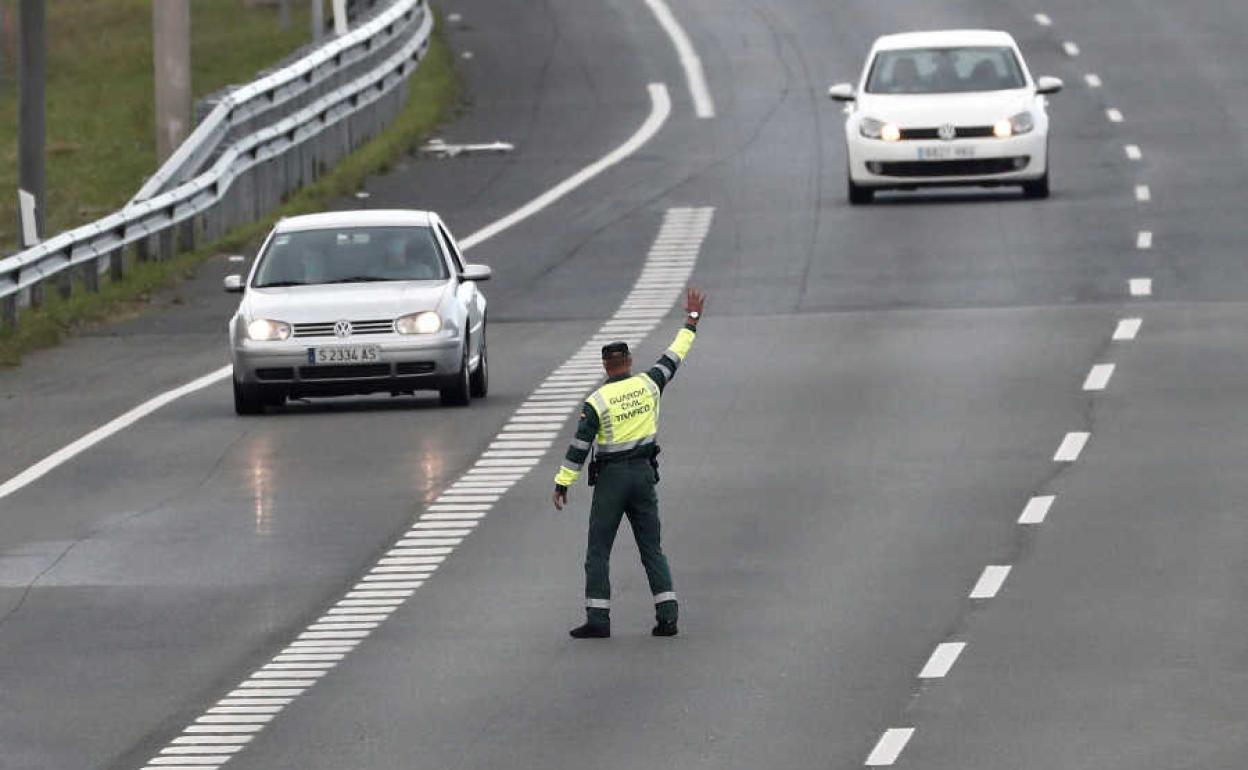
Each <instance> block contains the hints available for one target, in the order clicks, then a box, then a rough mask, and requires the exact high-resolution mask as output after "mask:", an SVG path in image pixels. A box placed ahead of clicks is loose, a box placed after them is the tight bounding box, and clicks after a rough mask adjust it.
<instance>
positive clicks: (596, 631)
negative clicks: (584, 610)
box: [568, 621, 611, 639]
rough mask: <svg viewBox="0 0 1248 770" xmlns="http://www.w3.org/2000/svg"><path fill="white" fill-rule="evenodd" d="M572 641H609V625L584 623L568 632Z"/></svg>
mask: <svg viewBox="0 0 1248 770" xmlns="http://www.w3.org/2000/svg"><path fill="white" fill-rule="evenodd" d="M568 634H569V635H570V636H571V637H572V638H573V639H610V638H611V624H610V623H609V622H608V623H594V622H592V621H589V622H586V623H585V624H584V625H581V626H577V627H576V628H574V629H572V630H571V631H569V632H568Z"/></svg>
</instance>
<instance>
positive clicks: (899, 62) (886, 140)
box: [828, 30, 1062, 204]
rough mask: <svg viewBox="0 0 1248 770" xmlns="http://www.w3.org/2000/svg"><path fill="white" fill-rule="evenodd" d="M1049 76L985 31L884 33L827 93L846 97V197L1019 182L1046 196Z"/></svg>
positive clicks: (864, 199) (1055, 83)
mask: <svg viewBox="0 0 1248 770" xmlns="http://www.w3.org/2000/svg"><path fill="white" fill-rule="evenodd" d="M1061 89H1062V81H1061V80H1059V79H1057V78H1051V77H1042V78H1039V79H1036V80H1033V79H1032V77H1031V73H1030V72H1029V71H1028V69H1027V64H1026V63H1025V62H1024V61H1023V55H1022V53H1021V52H1020V51H1019V49H1018V44H1017V43H1015V42H1014V38H1013V37H1011V36H1010V35H1009V34H1008V33H1006V32H998V31H993V30H942V31H932V32H910V33H906V34H900V35H885V36H884V37H881V38H879V39H878V40H876V41H875V44H874V45H872V46H871V52H870V54H868V56H867V63H866V66H865V67H864V68H863V72H862V77H861V79H860V80H859V82H858V87H857V88H855V87H854V86H853V84H851V83H839V84H837V85H834V86H832V87H831V88H829V89H828V95H829V96H830V97H831V98H832V99H834V100H836V101H839V102H845V103H847V105H849V106H848V107H847V112H848V113H849V115H848V117H847V118H846V120H845V144H846V151H847V155H848V158H849V174H848V186H849V202H850V203H852V204H863V203H870V202H871V200H872V199H873V198H874V196H875V192H876V191H877V190H890V189H891V190H913V189H916V188H918V187H924V186H928V187H930V186H947V185H980V186H988V187H996V186H1000V185H1021V186H1022V188H1023V193H1024V195H1026V196H1027V197H1029V198H1046V197H1048V195H1049V117H1048V114H1047V113H1046V112H1045V105H1046V99H1045V97H1046V95H1048V94H1054V93H1057V92H1058V91H1060V90H1061Z"/></svg>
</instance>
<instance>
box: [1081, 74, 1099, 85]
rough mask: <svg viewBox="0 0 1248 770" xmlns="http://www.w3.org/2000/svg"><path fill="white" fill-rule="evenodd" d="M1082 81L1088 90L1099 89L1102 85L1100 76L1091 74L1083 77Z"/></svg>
mask: <svg viewBox="0 0 1248 770" xmlns="http://www.w3.org/2000/svg"><path fill="white" fill-rule="evenodd" d="M1083 81H1084V82H1085V83H1087V84H1088V88H1100V87H1101V86H1102V85H1103V83H1102V82H1101V76H1100V75H1097V74H1096V73H1093V72H1089V73H1088V74H1086V75H1084V76H1083Z"/></svg>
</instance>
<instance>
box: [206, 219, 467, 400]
mask: <svg viewBox="0 0 1248 770" xmlns="http://www.w3.org/2000/svg"><path fill="white" fill-rule="evenodd" d="M490 275H491V272H490V268H488V267H486V266H484V265H467V264H464V262H463V259H462V258H461V256H460V253H459V247H458V246H457V245H456V243H455V239H454V237H452V236H451V232H450V230H448V229H447V228H446V225H445V224H443V223H442V220H441V219H440V218H439V217H438V215H437V214H434V213H432V212H428V211H344V212H337V213H328V214H313V215H310V216H301V217H292V218H290V219H283V220H282V221H280V222H278V223H277V226H276V227H274V228H273V232H272V233H270V234H269V237H268V239H266V240H265V242H264V245H263V246H262V247H261V249H260V253H259V255H258V256H257V257H256V262H255V265H254V266H253V267H252V269H251V274H250V275H249V276H248V279H247V280H246V281H244V280H243V277H242V276H239V275H231V276H227V277H226V279H225V289H226V291H230V292H241V293H242V294H243V298H242V302H240V303H239V307H238V312H237V313H235V315H234V317H233V318H232V319H231V320H230V357H231V360H232V361H233V363H234V409H235V411H236V412H237V413H238V414H259V413H260V412H263V411H264V408H265V407H266V406H280V405H281V404H282V403H284V402H285V401H286V399H287V398H292V397H293V398H305V397H310V396H311V397H320V396H342V395H354V394H366V393H376V392H389V393H390V394H392V395H399V394H402V393H414V392H415V391H417V390H426V389H429V390H437V391H439V392H440V394H441V396H442V401H443V403H446V404H455V405H466V404H467V403H468V402H469V401H470V400H471V399H472V398H480V397H482V396H485V394H486V392H487V391H488V389H489V363H488V358H487V349H486V344H485V332H486V313H485V310H486V305H485V296H484V295H483V294H482V293H481V291H480V290H479V289H478V288H477V284H478V283H479V282H481V281H485V280H489V278H490Z"/></svg>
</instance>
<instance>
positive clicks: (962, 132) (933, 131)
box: [901, 126, 993, 140]
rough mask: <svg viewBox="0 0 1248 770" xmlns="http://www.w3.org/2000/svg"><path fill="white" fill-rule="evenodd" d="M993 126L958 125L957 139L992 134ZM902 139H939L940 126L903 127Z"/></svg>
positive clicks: (955, 133)
mask: <svg viewBox="0 0 1248 770" xmlns="http://www.w3.org/2000/svg"><path fill="white" fill-rule="evenodd" d="M992 135H993V134H992V126H958V127H957V128H956V129H954V138H955V139H983V138H985V137H989V136H992ZM901 138H902V140H906V139H939V138H940V129H939V128H903V129H901Z"/></svg>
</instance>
